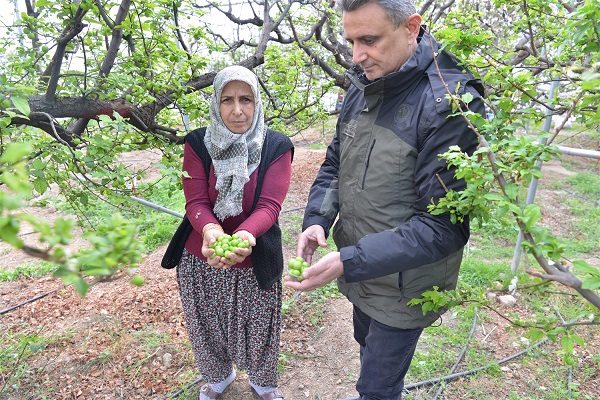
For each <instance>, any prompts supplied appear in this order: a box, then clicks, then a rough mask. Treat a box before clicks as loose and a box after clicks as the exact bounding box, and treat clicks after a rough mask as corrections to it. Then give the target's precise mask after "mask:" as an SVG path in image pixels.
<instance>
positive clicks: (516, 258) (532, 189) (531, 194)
mask: <svg viewBox="0 0 600 400" xmlns="http://www.w3.org/2000/svg"><path fill="white" fill-rule="evenodd" d="M557 87H558V82H557V81H552V84H551V85H550V93H549V94H548V100H549V101H550V100H552V99H553V98H554V95H555V93H556V88H557ZM545 114H546V119H545V120H544V124H543V126H542V130H543V131H544V132H550V127H551V125H552V115H553V114H554V112H553V111H552V110H550V109H548V108H547V109H546V110H545ZM546 142H547V139H546V138H545V137H544V138H541V139H540V143H542V144H545V143H546ZM535 167H536V168H540V169H542V162H541V161H540V160H537V161H536V162H535ZM537 186H538V179H536V178H533V179H532V180H531V183H530V184H529V190H528V192H527V199H526V200H525V204H532V203H533V200H534V199H535V193H536V191H537ZM521 243H523V232H521V231H519V236H518V237H517V244H516V245H515V252H514V254H513V260H512V264H511V267H510V271H511V272H512V273H513V274H516V273H517V269H519V263H520V262H521V252H522V249H521Z"/></svg>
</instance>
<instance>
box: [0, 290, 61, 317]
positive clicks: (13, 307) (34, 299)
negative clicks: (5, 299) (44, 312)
mask: <svg viewBox="0 0 600 400" xmlns="http://www.w3.org/2000/svg"><path fill="white" fill-rule="evenodd" d="M58 289H60V288H56V289H53V290H51V291H49V292H46V293H43V294H40V295H38V296H35V297H32V298H31V299H29V300H25V301H24V302H22V303H19V304H17V305H14V306H12V307H9V308H7V309H4V310H2V311H0V315H4V314H6V313H8V312H10V311H12V310H15V309H17V308H19V307H21V306H24V305H25V304H29V303H33V302H34V301H37V300H39V299H41V298H44V297H46V296H48V295H49V294H52V293H54V292H56V291H57V290H58Z"/></svg>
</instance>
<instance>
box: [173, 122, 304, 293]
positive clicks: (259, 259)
mask: <svg viewBox="0 0 600 400" xmlns="http://www.w3.org/2000/svg"><path fill="white" fill-rule="evenodd" d="M205 132H206V128H198V129H195V130H193V131H191V132H190V133H188V134H187V135H186V137H185V141H187V142H188V143H189V144H190V146H191V147H192V149H193V150H194V152H196V154H197V155H198V157H199V158H200V159H201V160H202V163H203V165H204V170H205V171H206V174H207V175H208V174H209V173H210V165H211V163H212V158H211V157H210V155H209V154H208V149H207V148H206V146H205V145H204V133H205ZM290 149H291V150H292V156H293V149H294V145H293V144H292V141H291V140H290V138H289V137H288V136H286V135H284V134H283V133H280V132H277V131H273V130H271V129H267V132H266V136H265V141H264V143H263V147H262V152H261V158H260V164H259V166H258V180H257V184H256V192H255V196H254V202H253V204H252V211H254V207H255V206H256V203H257V202H258V199H259V197H260V192H261V189H262V184H263V181H264V178H265V173H266V172H267V169H268V168H269V166H270V165H271V163H272V162H273V161H275V160H276V159H277V158H279V157H280V156H282V155H283V154H285V153H286V152H287V151H288V150H290ZM252 211H251V212H252ZM192 229H194V228H193V227H192V224H191V223H190V221H189V219H188V218H187V216H184V218H183V221H182V222H181V224H180V225H179V227H178V228H177V230H176V232H175V234H174V235H173V238H172V239H171V242H170V243H169V246H168V247H167V250H166V252H165V255H164V256H163V259H162V262H161V266H162V267H163V268H168V269H170V268H174V267H176V266H177V265H178V264H179V261H180V259H181V255H182V253H183V248H184V246H185V242H186V240H187V238H188V236H189V234H190V233H191V232H192ZM282 246H283V245H282V242H281V229H280V228H279V221H275V223H274V224H273V226H271V228H270V229H269V230H268V231H267V232H265V234H263V235H261V236H259V237H257V238H256V246H254V247H253V248H252V254H251V257H252V271H253V272H254V276H256V280H257V282H258V286H259V287H260V288H261V289H268V288H270V287H271V286H272V285H273V284H274V283H275V282H277V281H278V280H280V279H281V275H282V273H283V248H282Z"/></svg>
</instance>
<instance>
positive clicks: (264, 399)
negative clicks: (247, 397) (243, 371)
mask: <svg viewBox="0 0 600 400" xmlns="http://www.w3.org/2000/svg"><path fill="white" fill-rule="evenodd" d="M250 389H252V394H253V395H254V397H256V398H257V399H260V400H283V399H284V397H283V392H282V391H281V390H279V389H275V390H273V391H271V392H267V393H265V394H263V395H260V394H258V392H257V391H256V390H254V388H253V387H252V386H250Z"/></svg>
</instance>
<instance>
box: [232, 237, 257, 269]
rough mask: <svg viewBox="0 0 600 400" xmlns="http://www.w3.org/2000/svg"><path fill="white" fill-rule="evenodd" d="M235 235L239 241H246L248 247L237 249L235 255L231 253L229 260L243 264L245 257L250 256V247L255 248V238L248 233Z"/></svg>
mask: <svg viewBox="0 0 600 400" xmlns="http://www.w3.org/2000/svg"><path fill="white" fill-rule="evenodd" d="M235 235H236V236H237V237H239V238H240V239H241V240H247V241H248V244H249V245H250V246H248V247H237V248H236V250H235V253H232V254H231V255H230V257H229V258H231V259H232V260H235V262H236V263H241V262H243V261H244V260H245V259H246V257H248V256H250V254H252V247H254V246H256V238H255V237H254V235H252V234H251V233H250V232H248V231H243V230H242V231H237V232H235Z"/></svg>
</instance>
